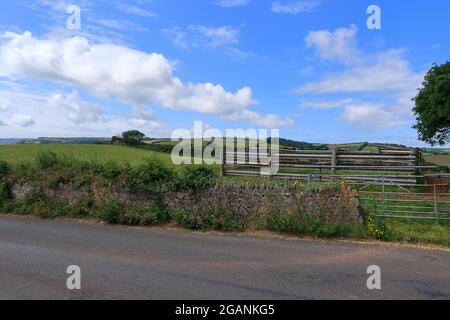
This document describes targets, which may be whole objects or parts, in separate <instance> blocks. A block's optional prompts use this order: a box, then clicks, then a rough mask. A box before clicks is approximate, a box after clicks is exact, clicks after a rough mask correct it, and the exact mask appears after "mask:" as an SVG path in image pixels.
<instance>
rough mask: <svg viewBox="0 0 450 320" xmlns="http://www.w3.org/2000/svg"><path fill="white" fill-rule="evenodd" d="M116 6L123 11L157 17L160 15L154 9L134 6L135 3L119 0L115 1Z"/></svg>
mask: <svg viewBox="0 0 450 320" xmlns="http://www.w3.org/2000/svg"><path fill="white" fill-rule="evenodd" d="M115 6H116V8H117V9H118V10H120V11H122V12H125V13H129V14H134V15H137V16H141V17H152V18H156V17H157V16H158V15H157V14H156V13H155V12H153V11H149V10H146V9H143V8H141V7H137V6H133V5H130V4H126V3H122V2H118V1H116V2H115Z"/></svg>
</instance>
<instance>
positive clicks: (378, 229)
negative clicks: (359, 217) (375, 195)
mask: <svg viewBox="0 0 450 320" xmlns="http://www.w3.org/2000/svg"><path fill="white" fill-rule="evenodd" d="M365 220H366V221H365V223H366V227H367V232H368V234H369V235H370V236H372V237H374V238H375V239H378V240H388V239H389V236H390V233H389V228H388V226H387V224H386V221H385V220H384V218H382V217H377V216H376V215H375V214H374V213H372V212H370V213H369V214H368V215H367V216H366V219H365Z"/></svg>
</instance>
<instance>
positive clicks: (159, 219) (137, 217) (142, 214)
mask: <svg viewBox="0 0 450 320" xmlns="http://www.w3.org/2000/svg"><path fill="white" fill-rule="evenodd" d="M169 220H170V216H169V213H168V210H167V209H165V208H162V207H160V206H159V205H157V204H156V202H151V203H150V205H149V206H148V208H143V207H140V206H131V207H129V209H128V210H127V211H126V212H125V214H124V215H123V216H122V217H120V221H119V222H120V223H122V224H127V225H142V226H151V225H157V224H162V223H165V222H168V221H169Z"/></svg>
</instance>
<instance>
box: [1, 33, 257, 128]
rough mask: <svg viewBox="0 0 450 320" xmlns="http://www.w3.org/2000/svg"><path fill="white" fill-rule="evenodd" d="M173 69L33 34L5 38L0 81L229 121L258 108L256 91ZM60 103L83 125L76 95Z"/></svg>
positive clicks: (111, 48) (110, 48)
mask: <svg viewBox="0 0 450 320" xmlns="http://www.w3.org/2000/svg"><path fill="white" fill-rule="evenodd" d="M173 69H174V63H173V62H171V61H169V60H168V59H166V58H165V57H164V56H163V55H162V54H158V53H146V52H142V51H138V50H133V49H130V48H127V47H125V46H121V45H117V44H93V43H90V42H89V41H88V40H87V39H86V38H83V37H72V38H65V39H60V40H58V41H56V40H52V39H39V38H35V37H33V36H32V34H31V33H30V32H25V33H23V34H17V33H12V32H6V33H4V34H2V35H1V36H0V77H6V78H10V79H30V78H31V79H36V80H46V81H54V82H59V83H65V84H68V85H71V86H74V87H76V88H80V89H84V90H86V91H88V92H90V93H92V94H94V95H95V96H96V97H99V98H102V99H109V98H111V97H115V98H116V99H117V100H119V101H120V102H122V103H126V104H129V105H131V106H134V108H144V107H148V106H149V105H151V104H154V105H158V106H160V107H163V108H166V109H174V110H185V111H195V112H198V113H203V114H212V115H218V116H223V117H225V116H229V115H232V114H234V113H236V112H242V111H244V110H247V109H248V107H250V106H251V105H254V104H256V103H257V102H256V101H255V99H253V97H252V95H253V94H252V89H251V88H250V87H243V88H241V89H238V90H237V91H236V92H229V91H226V90H225V89H224V87H223V86H221V85H219V84H212V83H207V82H206V83H183V82H182V81H181V80H180V79H179V78H177V77H176V76H174V74H173ZM54 98H55V97H54ZM57 98H58V99H59V101H60V102H62V103H63V105H64V106H65V107H66V109H67V110H70V111H71V113H70V114H71V117H72V119H73V120H77V119H78V120H80V119H81V118H80V117H81V115H79V113H80V112H78V111H81V110H85V109H86V106H85V105H83V103H80V101H78V100H77V96H76V95H73V94H72V96H71V95H67V96H65V97H64V96H57ZM90 107H91V108H92V106H90ZM89 116H90V117H91V118H92V117H93V115H92V114H90V115H89ZM262 117H263V116H262ZM138 119H139V117H138ZM245 119H248V120H250V121H251V120H253V119H254V120H255V122H257V123H258V122H260V121H261V120H260V119H257V118H256V117H247V118H245ZM146 120H148V119H146ZM151 121H153V120H151ZM152 126H154V123H152Z"/></svg>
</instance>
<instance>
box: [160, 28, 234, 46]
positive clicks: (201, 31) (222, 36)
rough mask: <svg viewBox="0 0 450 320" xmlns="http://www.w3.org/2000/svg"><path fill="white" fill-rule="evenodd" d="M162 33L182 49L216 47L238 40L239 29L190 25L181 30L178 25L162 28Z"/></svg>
mask: <svg viewBox="0 0 450 320" xmlns="http://www.w3.org/2000/svg"><path fill="white" fill-rule="evenodd" d="M163 33H164V34H166V35H167V36H168V37H170V38H171V39H172V43H173V44H175V45H176V46H179V47H181V48H183V49H188V48H196V47H211V48H217V47H221V46H225V45H232V44H236V43H238V42H239V39H238V36H239V30H238V29H236V28H234V27H230V26H222V27H207V26H202V25H191V26H189V27H187V29H186V30H183V29H182V28H180V27H174V28H172V29H164V30H163Z"/></svg>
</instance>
